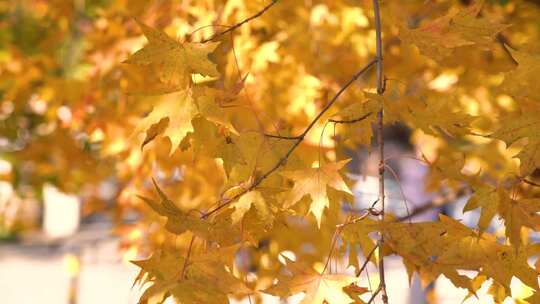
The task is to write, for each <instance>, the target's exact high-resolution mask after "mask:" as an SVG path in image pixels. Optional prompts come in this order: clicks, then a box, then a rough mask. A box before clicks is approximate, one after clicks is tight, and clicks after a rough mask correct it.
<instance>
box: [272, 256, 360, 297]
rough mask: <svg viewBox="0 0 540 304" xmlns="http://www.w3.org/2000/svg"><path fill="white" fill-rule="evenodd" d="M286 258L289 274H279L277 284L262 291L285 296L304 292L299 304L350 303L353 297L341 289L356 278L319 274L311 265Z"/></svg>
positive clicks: (356, 279) (355, 280)
mask: <svg viewBox="0 0 540 304" xmlns="http://www.w3.org/2000/svg"><path fill="white" fill-rule="evenodd" d="M286 260H287V270H289V271H290V272H291V274H292V275H291V276H285V275H283V276H280V278H279V281H278V283H277V284H275V285H273V286H271V287H270V288H268V289H266V290H265V291H264V292H266V293H269V294H272V295H276V296H280V297H287V296H290V295H293V294H296V293H299V292H305V294H306V295H305V296H304V298H303V299H302V301H301V302H300V303H301V304H323V303H328V304H340V303H351V302H352V301H353V299H352V298H351V297H349V295H348V294H347V293H346V292H345V291H344V290H343V289H344V288H345V287H347V286H349V285H350V284H352V283H355V282H357V281H358V278H356V277H352V276H347V275H340V274H320V273H318V272H316V271H315V270H313V269H312V268H311V267H307V266H305V265H302V264H301V263H299V262H294V261H292V260H290V259H288V258H287V259H286Z"/></svg>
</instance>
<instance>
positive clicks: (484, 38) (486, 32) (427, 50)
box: [400, 1, 508, 60]
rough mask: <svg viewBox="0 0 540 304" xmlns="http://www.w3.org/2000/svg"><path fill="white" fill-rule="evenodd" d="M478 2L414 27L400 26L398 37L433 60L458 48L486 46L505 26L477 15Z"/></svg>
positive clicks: (441, 57) (479, 6) (480, 6)
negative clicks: (411, 28)
mask: <svg viewBox="0 0 540 304" xmlns="http://www.w3.org/2000/svg"><path fill="white" fill-rule="evenodd" d="M482 2H483V1H479V2H478V3H476V4H474V5H472V6H470V7H469V8H467V9H464V10H461V11H450V12H449V13H448V14H446V15H445V16H442V17H439V18H437V19H435V20H433V21H431V22H429V23H427V24H425V25H423V26H422V27H420V28H418V29H413V30H409V29H402V30H401V31H400V34H401V37H400V38H401V39H402V40H404V41H406V42H409V43H412V44H414V45H416V46H417V47H418V48H419V49H420V51H421V52H422V53H423V54H424V55H426V56H428V57H431V58H433V59H435V60H443V59H444V58H445V57H447V56H449V55H451V54H452V49H455V48H458V47H463V46H468V45H475V44H476V45H480V46H489V44H490V43H492V42H494V39H493V38H494V37H495V35H496V34H497V33H499V32H500V31H502V30H503V29H505V28H506V27H507V26H508V25H505V24H501V23H498V22H495V21H493V20H492V19H491V18H489V17H480V18H479V17H478V14H479V12H480V10H481V8H482Z"/></svg>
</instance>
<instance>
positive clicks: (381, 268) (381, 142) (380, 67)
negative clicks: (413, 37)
mask: <svg viewBox="0 0 540 304" xmlns="http://www.w3.org/2000/svg"><path fill="white" fill-rule="evenodd" d="M373 13H374V15H375V36H376V42H377V44H376V48H377V49H376V50H377V94H379V95H383V94H384V91H385V85H384V75H383V54H382V30H381V14H380V9H379V1H378V0H373ZM383 110H384V108H383V107H381V110H380V111H379V113H378V115H377V118H378V122H377V129H378V132H377V141H378V143H379V200H380V203H381V215H380V217H379V218H380V220H381V221H382V222H384V210H385V209H384V199H385V197H384V171H385V167H386V164H385V161H384V138H383V124H384V112H383ZM383 244H384V235H383V233H382V232H380V233H379V240H378V247H379V252H381V250H382V248H383ZM379 278H380V283H379V289H378V290H380V291H381V293H382V295H381V296H382V301H383V303H384V304H388V295H387V293H386V279H385V275H384V258H383V256H382V254H381V255H380V260H379ZM376 294H377V293H375V294H373V297H372V300H373V299H374V298H375V295H376ZM370 302H371V300H370ZM370 302H369V303H370Z"/></svg>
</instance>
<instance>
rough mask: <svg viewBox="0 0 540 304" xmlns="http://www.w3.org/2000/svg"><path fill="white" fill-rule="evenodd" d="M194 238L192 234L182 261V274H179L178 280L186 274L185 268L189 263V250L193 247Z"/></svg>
mask: <svg viewBox="0 0 540 304" xmlns="http://www.w3.org/2000/svg"><path fill="white" fill-rule="evenodd" d="M195 238H196V236H195V235H193V236H192V237H191V241H190V242H189V247H188V251H187V254H186V260H185V261H184V266H183V267H182V274H181V276H180V280H183V279H184V277H185V276H186V270H187V266H188V263H189V257H190V256H191V250H192V249H193V243H194V242H195Z"/></svg>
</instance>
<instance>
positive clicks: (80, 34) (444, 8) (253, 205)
mask: <svg viewBox="0 0 540 304" xmlns="http://www.w3.org/2000/svg"><path fill="white" fill-rule="evenodd" d="M0 16H1V17H0V160H1V163H0V169H1V170H0V178H1V179H3V180H5V181H7V182H9V183H10V184H11V185H12V186H13V189H14V190H15V191H16V193H17V195H18V196H20V197H22V198H28V197H38V198H39V197H40V196H41V189H42V186H43V184H45V183H51V184H54V185H56V186H57V187H59V188H60V189H62V190H64V191H66V192H70V193H75V194H77V195H78V196H79V197H81V198H82V201H83V214H85V215H88V214H93V213H106V214H109V215H110V216H111V218H112V219H113V220H114V221H115V223H116V226H115V227H116V228H115V231H116V232H117V233H119V234H120V235H122V236H124V237H125V236H127V235H129V233H130V232H132V231H139V232H140V236H139V237H137V238H129V239H128V240H127V242H131V245H133V246H137V248H139V252H140V253H141V255H144V256H148V258H147V259H142V260H138V261H135V262H134V263H135V264H136V265H137V266H139V267H140V268H141V272H140V275H139V276H138V277H137V278H136V282H139V283H147V282H149V284H147V285H144V286H145V288H146V290H145V292H144V294H143V295H142V298H141V303H161V302H162V301H163V300H164V299H165V298H168V297H173V298H175V299H176V300H177V301H178V302H179V303H228V301H229V300H228V299H229V298H230V297H236V298H242V297H248V296H249V297H250V300H251V298H253V299H257V298H258V297H259V296H260V295H261V293H267V294H272V295H276V296H279V297H283V298H286V297H288V296H291V295H293V294H297V293H299V292H304V293H305V297H304V298H303V300H302V301H303V302H302V303H330V304H334V303H352V302H354V303H364V302H368V301H369V302H371V301H373V300H374V299H375V298H381V299H382V300H383V302H386V301H387V300H389V302H390V303H391V302H392V299H391V298H390V299H387V296H386V290H385V289H386V288H385V278H384V275H383V274H384V263H383V262H384V259H383V258H384V257H386V256H392V255H395V256H399V257H401V258H402V260H403V263H404V265H405V267H406V269H407V271H408V273H409V275H410V276H412V274H413V273H415V272H416V273H418V274H419V275H420V277H421V279H422V282H423V283H424V284H425V285H427V284H429V283H430V282H432V281H434V280H435V279H436V278H437V277H439V276H441V275H443V276H445V277H447V278H448V279H450V280H451V281H452V283H453V284H454V285H456V286H458V287H460V288H464V289H466V290H468V291H469V294H470V295H469V296H473V297H474V296H475V293H476V291H477V290H478V289H479V288H480V286H481V285H482V284H484V283H485V284H491V287H490V292H491V293H492V294H493V297H494V300H495V301H496V302H502V301H503V300H504V299H505V298H507V297H511V296H512V293H511V290H510V282H511V280H512V278H517V279H519V280H520V281H521V282H522V283H523V284H525V285H527V286H528V287H530V289H531V293H530V294H531V297H529V298H527V299H526V300H523V301H529V302H530V303H540V293H537V291H538V288H539V286H538V281H537V277H538V271H540V263H539V262H537V258H538V257H539V255H540V247H539V243H538V241H539V239H538V234H537V231H538V230H539V229H540V215H539V214H538V212H539V211H540V169H539V168H540V86H539V85H538V83H537V79H536V77H538V75H540V4H539V3H538V1H502V0H499V1H495V0H492V1H487V0H486V1H376V0H375V1H371V0H369V1H368V0H363V1H346V0H339V1H336V0H333V1H330V0H328V1H324V0H321V1H315V0H313V1H312V0H306V1H300V0H290V1H284V0H283V1H280V0H273V1H272V0H265V1H263V0H256V1H253V0H249V1H248V0H229V1H225V0H204V1H171V0H164V1H157V0H156V1H142V0H86V1H85V0H74V1H65V0H53V1H46V0H38V1H36V0H32V1H30V0H18V1H9V2H2V3H0ZM379 21H380V23H379ZM393 130H394V131H393ZM395 130H402V131H400V132H402V133H399V132H398V131H395ZM403 130H406V132H404V133H403ZM396 132H397V133H396ZM396 134H397V135H396ZM402 134H406V136H404V135H402ZM396 138H398V139H400V140H401V142H405V146H406V148H402V149H397V148H395V144H396V142H398V141H399V140H398V141H396ZM383 143H386V145H383ZM385 146H386V148H385ZM359 155H363V156H359ZM351 159H353V160H352V161H351ZM403 159H409V160H412V161H413V162H414V163H418V164H419V165H420V166H421V167H422V168H427V175H426V177H425V178H424V179H422V180H421V181H420V182H418V183H416V184H413V186H412V188H413V189H417V190H418V191H425V192H426V193H429V194H430V197H431V199H429V200H427V201H425V202H424V203H423V205H421V206H417V205H415V204H411V202H409V200H410V198H409V197H406V196H407V195H405V194H406V193H404V191H398V192H397V193H398V196H399V199H397V200H391V199H389V194H388V193H387V191H388V185H389V184H390V183H393V184H394V185H397V186H398V188H399V187H401V188H403V187H402V182H401V180H400V179H401V178H403V176H404V175H406V174H407V173H411V172H407V170H401V172H397V173H396V171H399V170H398V168H397V165H396V164H397V163H398V162H399V160H403ZM347 173H356V174H361V175H362V174H363V175H366V176H371V177H373V178H374V179H375V180H377V183H376V185H375V189H373V187H371V188H369V189H368V188H366V189H360V191H362V190H365V191H366V192H369V191H373V190H374V192H375V196H374V197H370V198H366V199H362V200H360V201H359V199H358V198H357V199H356V200H355V196H354V195H353V191H352V190H353V188H355V187H353V184H354V182H353V180H352V179H351V175H349V174H347ZM104 185H113V186H112V187H113V189H114V191H112V193H109V194H108V195H105V194H104V193H103V192H104V191H103V187H104ZM385 185H386V188H387V189H386V192H385ZM110 192H111V191H110ZM405 192H407V191H405ZM385 194H386V195H385ZM385 196H387V197H386V200H385ZM459 197H461V198H465V199H466V200H467V202H466V204H465V206H464V208H463V209H459V210H457V211H458V212H457V213H456V212H454V213H452V214H450V213H447V212H442V211H441V214H439V216H438V217H436V218H433V219H432V220H431V221H418V217H415V216H417V215H420V214H423V213H424V212H427V211H430V210H431V211H432V210H436V211H437V212H439V211H440V210H441V206H444V208H443V211H444V210H448V207H449V206H452V205H453V204H454V202H455V201H456V198H459ZM1 210H2V209H1V208H0V211H1ZM473 210H476V212H478V211H479V214H480V215H479V219H478V221H477V222H475V223H474V225H472V226H467V225H465V224H464V223H463V222H462V221H461V220H460V219H461V218H462V217H463V214H464V213H465V214H466V213H468V212H475V211H473ZM134 211H135V212H137V213H138V214H139V216H138V220H137V221H136V222H135V223H129V224H126V223H125V222H124V221H123V219H125V218H126V216H127V215H128V214H130V213H132V212H134ZM443 213H445V214H443ZM455 214H458V215H457V216H456V215H455ZM415 219H416V220H415ZM497 219H500V220H501V221H502V224H503V225H502V226H500V228H501V229H493V225H494V223H495V222H496V220H497ZM13 223H14V222H13V221H11V220H10V221H8V219H7V217H6V215H5V214H4V215H3V214H0V226H2V227H1V228H0V230H1V232H2V234H3V235H9V234H13V233H15V232H17V231H20V230H21V229H23V228H24V225H23V224H21V223H18V224H17V223H16V221H15V223H16V224H13ZM490 226H491V228H490ZM539 261H540V260H539ZM334 263H335V265H334ZM368 263H369V264H373V265H376V266H377V267H378V268H379V270H380V272H379V277H380V279H379V282H380V284H379V286H378V287H377V286H373V288H372V289H371V290H369V289H368V286H363V285H361V284H360V283H359V277H360V276H362V275H364V270H365V267H366V264H368ZM338 264H339V265H338ZM340 265H341V266H340ZM463 271H468V272H467V273H464V272H463Z"/></svg>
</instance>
